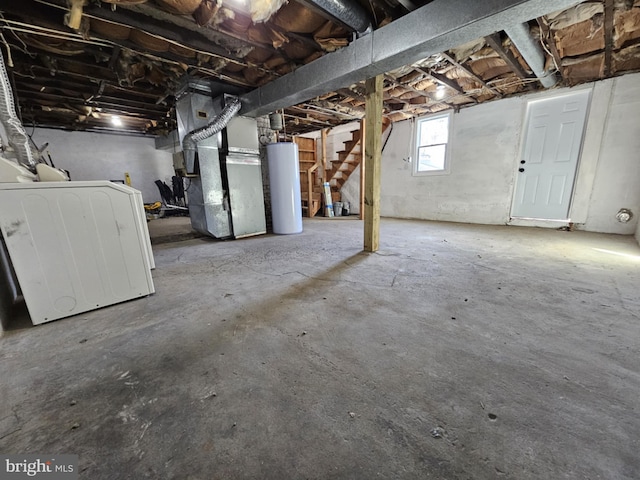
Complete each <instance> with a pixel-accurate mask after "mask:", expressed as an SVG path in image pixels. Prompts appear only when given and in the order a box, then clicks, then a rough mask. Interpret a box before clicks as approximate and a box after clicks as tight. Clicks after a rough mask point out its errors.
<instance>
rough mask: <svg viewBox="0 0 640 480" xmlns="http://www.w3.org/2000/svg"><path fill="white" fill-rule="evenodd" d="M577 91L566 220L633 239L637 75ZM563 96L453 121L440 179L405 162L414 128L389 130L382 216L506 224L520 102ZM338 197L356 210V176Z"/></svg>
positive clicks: (639, 136)
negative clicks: (581, 109) (627, 215)
mask: <svg viewBox="0 0 640 480" xmlns="http://www.w3.org/2000/svg"><path fill="white" fill-rule="evenodd" d="M576 88H587V89H591V90H592V98H591V105H590V110H589V114H588V118H587V127H586V133H585V139H584V144H583V149H582V154H581V158H580V162H579V165H578V172H577V178H576V185H575V189H574V195H573V200H572V206H571V211H570V217H571V219H572V221H573V222H574V223H576V225H577V227H578V228H580V229H584V230H588V231H593V232H604V233H617V234H625V235H633V234H636V235H637V237H640V233H639V231H638V229H639V228H640V227H639V224H638V218H640V168H638V162H639V161H640V160H639V155H640V154H639V153H638V152H640V74H630V75H625V76H622V77H617V78H612V79H608V80H604V81H601V82H596V83H592V84H588V85H583V86H581V87H576ZM563 91H569V89H557V90H552V91H549V92H542V93H537V94H532V95H524V96H521V97H515V98H508V99H504V100H498V101H494V102H490V103H485V104H481V105H477V106H474V107H470V108H465V109H462V110H461V111H460V112H458V113H457V114H454V115H453V116H452V121H451V122H452V123H451V128H452V140H451V149H452V150H451V172H450V174H447V175H434V176H413V175H412V169H411V163H410V162H409V161H408V159H409V157H413V156H414V155H415V154H414V152H413V143H414V140H413V129H414V122H413V121H411V120H407V121H404V122H398V123H396V124H394V126H393V131H392V132H391V134H390V138H389V141H388V143H387V146H386V148H385V150H384V151H383V155H382V186H381V190H382V191H381V213H382V215H383V216H388V217H399V218H418V219H427V220H444V221H455V222H465V223H480V224H507V223H509V221H510V211H511V203H512V198H513V190H514V185H515V179H516V172H517V168H518V162H519V156H520V154H519V152H520V142H521V134H522V129H523V123H524V120H525V113H526V105H527V102H528V101H529V100H534V99H539V98H545V97H546V96H554V95H559V94H562V92H563ZM354 125H355V124H354ZM330 156H331V153H330ZM342 195H343V199H345V200H347V201H350V202H351V204H352V206H356V205H357V202H358V199H359V172H358V171H355V172H354V173H353V174H352V175H351V176H350V178H349V180H348V181H347V182H346V184H345V186H344V187H343V188H342ZM620 208H629V209H631V211H632V212H633V213H634V218H633V219H632V221H631V222H629V223H627V224H621V223H619V222H617V221H616V219H615V214H616V212H617V211H618V210H619V209H620ZM352 210H353V209H352Z"/></svg>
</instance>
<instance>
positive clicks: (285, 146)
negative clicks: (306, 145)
mask: <svg viewBox="0 0 640 480" xmlns="http://www.w3.org/2000/svg"><path fill="white" fill-rule="evenodd" d="M267 161H268V164H269V187H270V190H271V217H272V220H273V233H277V234H281V235H288V234H293V233H301V232H302V201H301V194H300V162H299V161H298V145H296V144H295V143H284V142H283V143H272V144H269V145H267Z"/></svg>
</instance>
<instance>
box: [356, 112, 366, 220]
mask: <svg viewBox="0 0 640 480" xmlns="http://www.w3.org/2000/svg"><path fill="white" fill-rule="evenodd" d="M365 128H366V125H365V121H364V119H362V120H360V209H359V212H360V213H359V214H358V218H360V220H363V219H364V179H365V178H366V175H365V171H364V143H365V141H366V140H365V139H366V138H367V134H366V132H365Z"/></svg>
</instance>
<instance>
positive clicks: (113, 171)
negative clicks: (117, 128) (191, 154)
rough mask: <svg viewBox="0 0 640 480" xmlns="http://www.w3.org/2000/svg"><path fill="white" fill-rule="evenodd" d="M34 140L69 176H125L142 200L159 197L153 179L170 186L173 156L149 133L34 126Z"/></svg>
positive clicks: (152, 199)
mask: <svg viewBox="0 0 640 480" xmlns="http://www.w3.org/2000/svg"><path fill="white" fill-rule="evenodd" d="M33 140H34V141H35V142H36V144H37V145H39V146H41V145H44V144H45V143H47V142H48V143H49V147H48V150H49V152H50V153H51V158H52V159H53V162H54V163H55V165H56V167H58V168H63V169H65V170H69V172H70V173H71V179H72V180H124V172H129V175H130V176H131V186H132V187H134V188H136V189H138V190H140V191H141V192H142V198H143V200H144V201H145V203H151V202H155V201H158V200H160V193H159V192H158V188H157V187H156V185H155V184H154V183H153V182H155V181H156V180H162V181H165V182H167V185H169V186H171V177H172V176H173V175H174V171H173V156H172V153H171V152H167V151H161V150H156V148H155V141H154V139H153V138H152V137H131V136H125V135H109V134H101V133H90V132H67V131H63V130H53V129H42V128H36V130H35V132H34V134H33Z"/></svg>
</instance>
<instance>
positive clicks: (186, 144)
mask: <svg viewBox="0 0 640 480" xmlns="http://www.w3.org/2000/svg"><path fill="white" fill-rule="evenodd" d="M241 106H242V104H241V103H240V99H239V98H238V97H233V98H232V99H231V100H229V102H228V103H227V104H226V105H225V107H224V108H223V109H222V111H221V112H220V114H218V115H217V116H216V117H215V118H214V119H213V120H212V121H211V123H209V124H207V125H206V126H204V127H201V128H197V129H195V130H193V131H191V132H189V133H188V134H187V135H185V137H184V139H183V140H182V150H183V152H184V156H185V162H186V164H187V165H194V163H195V156H196V152H197V147H198V142H201V141H202V140H205V139H207V138H209V137H212V136H214V135H215V134H216V133H218V132H220V131H222V129H223V128H224V127H226V126H227V123H229V120H231V118H232V117H233V116H234V115H235V114H237V113H238V112H239V111H240V107H241Z"/></svg>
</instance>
